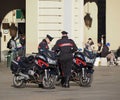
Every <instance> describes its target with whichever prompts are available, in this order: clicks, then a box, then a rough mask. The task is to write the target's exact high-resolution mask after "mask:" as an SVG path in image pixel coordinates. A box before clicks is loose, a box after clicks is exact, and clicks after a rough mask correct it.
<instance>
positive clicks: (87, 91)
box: [0, 63, 120, 100]
mask: <svg viewBox="0 0 120 100" xmlns="http://www.w3.org/2000/svg"><path fill="white" fill-rule="evenodd" d="M94 69H95V72H94V80H93V83H92V86H91V87H86V88H85V87H80V86H79V85H78V84H76V83H74V82H71V83H70V85H71V87H70V88H69V89H65V88H62V87H60V86H56V88H55V89H51V90H49V89H42V88H38V86H37V85H35V84H27V87H26V88H14V87H12V76H13V75H12V74H11V71H10V69H9V68H7V67H6V63H0V100H120V66H110V67H103V66H100V67H95V68H94Z"/></svg>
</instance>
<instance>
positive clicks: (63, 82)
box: [61, 77, 65, 87]
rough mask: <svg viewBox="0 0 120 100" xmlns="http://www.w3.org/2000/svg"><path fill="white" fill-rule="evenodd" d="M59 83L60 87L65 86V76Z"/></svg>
mask: <svg viewBox="0 0 120 100" xmlns="http://www.w3.org/2000/svg"><path fill="white" fill-rule="evenodd" d="M61 85H62V87H65V77H62V80H61Z"/></svg>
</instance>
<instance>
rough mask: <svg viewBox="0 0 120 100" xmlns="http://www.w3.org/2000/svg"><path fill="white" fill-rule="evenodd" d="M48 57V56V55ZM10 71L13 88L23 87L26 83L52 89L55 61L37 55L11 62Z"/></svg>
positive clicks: (49, 57)
mask: <svg viewBox="0 0 120 100" xmlns="http://www.w3.org/2000/svg"><path fill="white" fill-rule="evenodd" d="M48 55H49V54H48ZM11 70H12V73H13V74H14V76H13V85H14V87H25V85H26V83H36V84H38V86H40V87H41V86H42V87H43V88H49V89H52V88H54V86H55V79H56V60H55V59H52V58H51V56H50V55H49V56H48V57H45V56H43V55H41V54H38V53H33V55H31V56H28V57H19V59H17V60H13V61H12V64H11Z"/></svg>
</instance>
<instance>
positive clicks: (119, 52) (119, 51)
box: [116, 46, 120, 58]
mask: <svg viewBox="0 0 120 100" xmlns="http://www.w3.org/2000/svg"><path fill="white" fill-rule="evenodd" d="M116 56H117V58H118V57H120V46H119V47H118V49H117V51H116Z"/></svg>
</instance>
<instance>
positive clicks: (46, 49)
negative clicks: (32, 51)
mask: <svg viewBox="0 0 120 100" xmlns="http://www.w3.org/2000/svg"><path fill="white" fill-rule="evenodd" d="M47 39H49V42H50V41H52V40H53V37H51V36H50V35H47V36H46V39H43V40H42V42H40V44H39V46H38V52H39V54H42V55H44V56H45V58H46V56H47V53H48V52H49V46H48V41H47Z"/></svg>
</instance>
